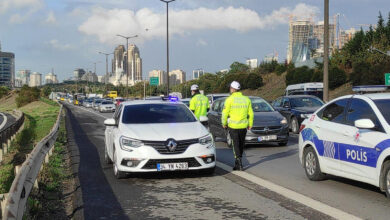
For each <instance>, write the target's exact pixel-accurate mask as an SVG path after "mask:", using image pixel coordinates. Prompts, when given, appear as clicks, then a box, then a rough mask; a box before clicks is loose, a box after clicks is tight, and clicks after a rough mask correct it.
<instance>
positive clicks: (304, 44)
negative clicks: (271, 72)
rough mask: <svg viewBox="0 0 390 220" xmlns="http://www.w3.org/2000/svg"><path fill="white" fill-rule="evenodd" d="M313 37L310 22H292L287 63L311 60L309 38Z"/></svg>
mask: <svg viewBox="0 0 390 220" xmlns="http://www.w3.org/2000/svg"><path fill="white" fill-rule="evenodd" d="M311 36H313V25H312V23H311V22H310V21H308V20H304V21H290V24H289V42H288V49H287V62H288V63H291V62H292V63H295V62H299V61H305V60H307V59H310V50H309V38H310V37H311Z"/></svg>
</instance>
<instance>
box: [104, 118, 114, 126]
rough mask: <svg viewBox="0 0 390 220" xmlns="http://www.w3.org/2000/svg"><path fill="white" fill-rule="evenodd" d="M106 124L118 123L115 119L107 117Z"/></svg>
mask: <svg viewBox="0 0 390 220" xmlns="http://www.w3.org/2000/svg"><path fill="white" fill-rule="evenodd" d="M104 125H105V126H116V125H117V124H116V121H115V119H113V118H109V119H106V120H105V121H104Z"/></svg>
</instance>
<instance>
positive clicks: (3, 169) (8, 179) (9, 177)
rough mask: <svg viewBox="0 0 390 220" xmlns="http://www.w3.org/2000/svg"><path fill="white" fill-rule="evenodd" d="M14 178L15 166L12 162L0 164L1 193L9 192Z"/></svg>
mask: <svg viewBox="0 0 390 220" xmlns="http://www.w3.org/2000/svg"><path fill="white" fill-rule="evenodd" d="M14 178H15V176H14V166H13V165H12V164H3V165H1V166H0V193H8V191H9V189H10V188H11V185H12V182H13V180H14Z"/></svg>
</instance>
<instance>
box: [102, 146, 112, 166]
mask: <svg viewBox="0 0 390 220" xmlns="http://www.w3.org/2000/svg"><path fill="white" fill-rule="evenodd" d="M104 162H105V163H106V164H112V160H111V159H110V157H109V156H108V153H107V147H106V146H105V147H104Z"/></svg>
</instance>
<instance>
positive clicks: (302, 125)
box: [299, 124, 306, 132]
mask: <svg viewBox="0 0 390 220" xmlns="http://www.w3.org/2000/svg"><path fill="white" fill-rule="evenodd" d="M305 127H306V125H304V124H301V127H299V132H301V131H302V130H303V129H305Z"/></svg>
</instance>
